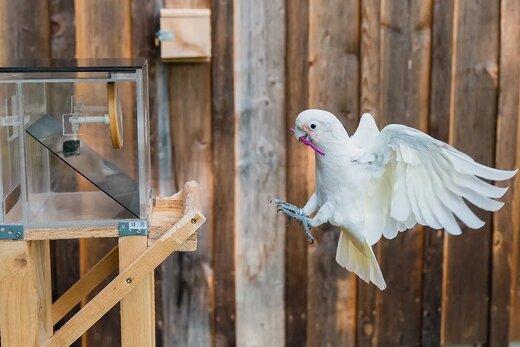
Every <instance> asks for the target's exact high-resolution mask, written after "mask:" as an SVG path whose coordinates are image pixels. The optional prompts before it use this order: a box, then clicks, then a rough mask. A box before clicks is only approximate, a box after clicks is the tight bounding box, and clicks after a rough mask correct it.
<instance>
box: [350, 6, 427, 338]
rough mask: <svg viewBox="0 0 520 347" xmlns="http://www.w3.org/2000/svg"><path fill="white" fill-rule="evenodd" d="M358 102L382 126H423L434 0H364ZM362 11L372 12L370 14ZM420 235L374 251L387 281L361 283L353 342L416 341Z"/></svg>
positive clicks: (384, 243)
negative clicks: (382, 286) (378, 284)
mask: <svg viewBox="0 0 520 347" xmlns="http://www.w3.org/2000/svg"><path fill="white" fill-rule="evenodd" d="M363 6H364V9H363V21H368V23H366V24H365V23H364V24H362V27H363V32H362V35H363V40H364V43H363V47H364V48H363V56H362V59H363V60H367V61H366V62H364V63H363V65H364V68H363V70H362V71H363V73H368V75H367V76H363V77H362V84H361V86H362V88H363V92H362V102H363V103H366V105H364V106H363V108H364V109H366V110H371V109H372V108H374V109H375V114H376V117H377V123H378V126H379V128H382V127H384V126H385V125H387V124H389V123H401V124H405V125H408V126H412V127H414V128H417V129H420V130H422V131H427V130H428V129H427V125H428V114H429V91H430V88H429V87H430V55H431V42H430V41H431V9H432V2H431V1H422V2H403V1H385V0H383V1H369V2H367V3H366V4H365V2H363ZM366 16H370V17H369V18H367V17H366ZM422 236H423V233H422V230H421V228H420V227H417V228H415V230H413V231H408V232H406V233H400V234H399V235H398V236H397V237H396V238H395V239H393V240H386V239H384V238H382V239H381V240H380V241H379V243H378V244H377V247H376V255H377V258H378V261H379V264H380V265H381V269H382V272H383V275H384V277H385V280H386V283H387V286H388V287H387V289H385V291H384V292H380V291H378V290H377V288H375V287H374V286H373V285H369V286H367V285H366V284H364V283H362V282H361V281H359V283H360V284H359V286H358V293H359V300H358V303H359V304H358V307H360V312H359V319H360V321H359V323H358V344H359V345H361V346H368V345H372V344H378V345H381V346H386V345H389V346H393V345H419V344H420V343H421V316H422V312H421V278H422V276H421V275H422V243H423V238H422Z"/></svg>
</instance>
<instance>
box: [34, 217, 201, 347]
mask: <svg viewBox="0 0 520 347" xmlns="http://www.w3.org/2000/svg"><path fill="white" fill-rule="evenodd" d="M204 221H205V217H204V216H203V215H202V214H200V212H197V211H190V212H189V213H187V214H186V215H185V216H184V217H183V218H181V219H180V220H179V221H178V222H177V223H176V224H175V225H173V226H172V228H171V229H170V230H169V231H168V232H166V233H165V234H164V235H163V236H162V237H161V238H160V241H159V242H157V243H155V244H154V246H152V247H150V248H148V249H147V250H146V251H144V252H143V253H142V254H141V255H140V256H139V257H138V258H136V259H134V260H133V261H132V263H131V264H130V265H128V266H127V267H126V268H125V269H124V270H122V271H121V272H120V273H119V275H117V276H116V278H114V279H113V280H112V281H111V282H110V283H109V284H108V285H107V286H106V287H104V288H103V289H102V290H101V291H100V292H99V294H98V295H96V296H95V297H94V298H93V299H92V300H90V301H89V302H88V303H87V304H86V305H85V306H84V307H83V308H82V309H81V310H80V311H79V312H78V313H77V314H76V315H74V317H72V318H71V319H70V320H69V321H68V322H67V323H66V324H65V325H64V326H63V327H62V328H61V329H59V330H58V331H57V332H56V333H55V334H54V335H53V336H52V337H51V338H50V339H49V340H48V341H47V343H45V344H44V346H47V347H48V346H66V345H69V344H71V343H72V342H73V341H75V340H76V339H77V338H79V337H80V336H81V335H82V334H83V333H85V331H87V329H89V327H91V326H92V325H93V324H94V323H95V322H96V321H98V320H99V319H100V318H101V317H102V316H103V315H104V314H106V313H107V312H108V311H109V310H110V309H111V308H112V307H113V306H114V305H115V304H116V303H117V302H119V301H120V300H121V299H122V298H124V297H125V296H126V295H128V293H130V292H131V291H132V290H134V289H135V288H136V286H138V285H139V284H140V283H142V281H143V280H145V279H146V278H148V276H149V275H150V272H153V271H154V269H155V268H156V267H157V266H159V264H161V263H162V262H163V261H164V260H165V259H166V257H168V256H169V255H170V254H171V253H172V252H173V251H174V250H175V248H176V247H177V246H178V245H180V244H182V243H183V242H184V241H185V240H186V239H187V238H188V237H189V236H190V235H191V234H193V233H194V232H195V230H196V229H198V228H199V227H200V226H201V225H202V223H204ZM193 222H194V223H193Z"/></svg>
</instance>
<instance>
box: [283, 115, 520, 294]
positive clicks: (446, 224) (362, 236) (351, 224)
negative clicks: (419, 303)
mask: <svg viewBox="0 0 520 347" xmlns="http://www.w3.org/2000/svg"><path fill="white" fill-rule="evenodd" d="M291 130H292V131H293V132H294V135H295V137H296V139H298V140H299V141H300V142H302V143H304V144H306V145H307V146H309V147H311V148H313V149H314V150H315V152H316V191H315V192H314V194H312V196H311V197H310V199H309V201H308V202H307V203H306V204H305V206H304V207H303V208H298V207H296V206H294V205H291V204H289V203H287V202H284V201H281V200H278V199H276V200H275V203H276V205H277V207H278V210H279V211H281V212H283V213H285V214H286V215H287V216H289V217H291V218H295V219H297V220H299V221H300V222H301V224H302V226H303V228H304V231H305V235H306V237H307V238H308V240H309V241H310V242H314V238H313V237H312V234H311V233H310V230H311V228H314V227H317V226H319V225H321V224H323V223H326V222H328V223H330V224H332V225H335V226H338V227H339V228H340V233H341V234H340V237H339V242H338V247H337V251H336V261H337V262H338V264H339V265H341V266H343V267H345V268H346V269H347V270H349V271H352V272H354V273H356V274H357V275H358V276H359V277H360V278H361V279H363V280H364V281H366V282H368V283H370V282H372V283H374V284H375V285H376V286H377V287H378V288H379V289H381V290H383V289H384V288H386V284H385V280H384V278H383V275H382V273H381V269H380V268H379V264H378V262H377V259H376V257H375V255H374V252H373V251H372V245H373V244H375V243H376V242H377V241H379V239H381V235H383V236H384V237H386V238H387V239H393V238H394V237H396V235H397V233H398V232H400V231H405V230H407V229H411V228H413V227H414V226H415V225H416V224H417V223H419V224H421V225H425V226H429V227H431V228H434V229H441V228H444V229H445V230H446V231H447V232H448V233H449V234H451V235H459V234H461V228H460V226H459V223H458V222H457V220H456V219H455V217H457V219H459V220H460V221H461V222H462V223H463V224H465V225H467V226H468V227H470V228H472V229H478V228H480V227H482V226H483V225H484V222H483V221H482V220H481V219H479V218H478V217H477V216H476V215H475V214H474V213H473V212H472V211H471V210H470V209H469V208H468V206H467V205H466V203H465V202H464V200H463V198H464V199H465V200H467V201H468V202H470V203H472V204H473V205H475V206H477V207H479V208H481V209H484V210H487V211H496V210H498V209H499V208H500V207H502V205H503V204H504V203H503V202H500V201H496V200H493V199H496V198H500V197H502V195H504V194H505V192H506V190H507V188H501V187H496V186H494V185H491V184H489V183H487V182H485V181H483V180H481V179H480V178H485V179H489V180H507V179H509V178H511V177H513V176H514V175H515V173H516V170H514V171H505V170H498V169H494V168H490V167H487V166H484V165H481V164H479V163H477V162H475V161H474V160H473V159H471V158H470V157H469V156H468V155H466V154H464V153H462V152H459V151H457V150H456V149H455V148H453V147H451V146H450V145H448V144H446V143H444V142H442V141H439V140H436V139H434V138H432V137H430V136H429V135H427V134H425V133H422V132H420V131H419V130H416V129H413V128H409V127H407V126H404V125H399V124H391V125H388V126H386V127H385V128H383V130H381V131H379V129H378V128H377V126H376V123H375V121H374V118H373V117H372V116H371V115H370V114H368V113H365V114H363V116H362V117H361V121H360V123H359V126H358V128H357V130H356V132H355V133H354V135H352V136H351V137H349V135H348V134H347V131H346V130H345V128H344V127H343V125H342V124H341V122H340V121H339V120H338V119H337V118H336V117H335V116H334V115H333V114H332V113H330V112H327V111H323V110H314V109H310V110H306V111H303V112H301V113H300V114H299V115H298V117H297V118H296V124H295V127H294V129H291ZM479 177H480V178H479ZM314 213H315V214H314ZM313 214H314V216H312V215H313ZM311 216H312V217H311Z"/></svg>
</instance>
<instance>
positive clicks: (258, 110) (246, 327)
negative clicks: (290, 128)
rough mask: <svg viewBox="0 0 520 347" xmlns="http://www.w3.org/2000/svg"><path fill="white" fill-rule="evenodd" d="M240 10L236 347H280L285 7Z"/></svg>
mask: <svg viewBox="0 0 520 347" xmlns="http://www.w3.org/2000/svg"><path fill="white" fill-rule="evenodd" d="M235 5H236V6H235V8H234V10H235V11H234V16H233V17H234V25H235V29H234V30H235V38H234V40H235V46H234V48H235V51H234V56H235V66H236V67H235V75H234V81H235V110H236V115H237V117H238V118H237V123H236V125H237V128H236V131H237V138H236V152H235V153H236V162H237V165H238V167H237V173H236V182H237V192H236V197H237V205H236V207H235V208H236V210H235V211H236V222H237V224H236V234H235V247H236V248H235V257H236V259H240V261H237V262H236V312H237V326H236V342H237V345H245V344H250V345H260V346H269V345H280V344H282V343H283V342H282V341H284V337H285V328H284V325H285V324H284V322H285V313H284V300H283V299H284V288H283V283H284V270H283V268H284V240H285V224H284V218H283V217H282V216H281V215H276V213H275V209H274V208H273V206H272V205H270V204H269V201H270V200H271V199H273V198H275V197H280V198H282V199H283V198H285V187H284V184H285V135H286V133H287V130H286V129H285V120H284V112H285V110H284V88H285V78H284V77H285V76H284V66H285V64H284V63H285V62H284V58H285V1H282V0H274V1H269V2H261V1H253V2H245V1H244V2H235ZM252 189H253V191H254V194H251V190H252ZM302 304H303V303H302Z"/></svg>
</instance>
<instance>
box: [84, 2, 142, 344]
mask: <svg viewBox="0 0 520 347" xmlns="http://www.w3.org/2000/svg"><path fill="white" fill-rule="evenodd" d="M74 5H75V21H76V57H77V58H96V57H103V58H110V57H114V58H124V57H127V58H129V57H131V56H132V51H131V50H132V40H131V21H130V19H131V17H130V13H131V12H130V11H131V8H130V2H129V1H116V0H95V1H90V0H89V1H86V0H76V1H75V2H74ZM124 105H128V104H127V103H126V102H125V104H124ZM128 132H130V134H131V133H132V128H131V126H130V124H125V133H128ZM102 140H109V139H108V138H107V139H102ZM89 142H91V143H92V139H90V138H89ZM92 144H94V143H92ZM106 145H108V142H107V143H106ZM127 145H128V146H127ZM127 145H125V148H124V149H123V150H124V151H132V147H134V146H135V143H128V144H127ZM134 148H135V147H134ZM121 159H122V158H119V160H121ZM114 245H115V243H114V240H101V239H97V240H96V239H84V240H81V241H80V272H81V274H84V273H86V272H87V271H88V269H89V268H90V267H92V266H93V265H94V264H95V263H96V262H97V261H98V260H99V259H100V258H101V257H103V256H104V255H105V254H106V253H107V252H108V251H109V250H110V249H112V248H113V247H114ZM119 330H120V323H119V314H118V312H115V311H112V312H111V313H110V314H108V315H106V316H104V317H103V319H102V320H101V321H99V322H98V324H96V325H95V326H94V327H93V328H92V329H90V330H89V332H88V333H87V335H86V336H85V338H84V339H83V342H82V343H83V345H84V346H85V345H87V343H88V344H92V345H101V344H105V345H118V344H120V337H119V334H114V333H113V332H114V331H119ZM87 336H88V337H87Z"/></svg>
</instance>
